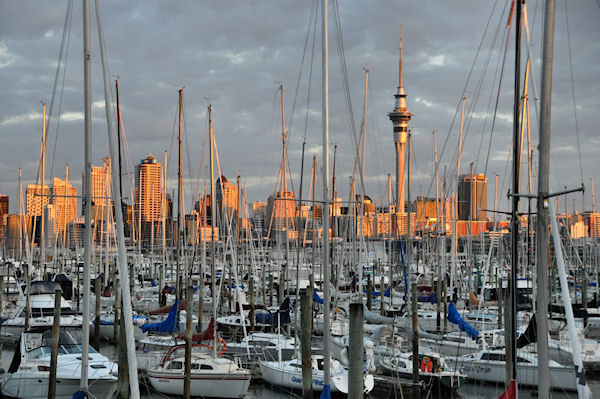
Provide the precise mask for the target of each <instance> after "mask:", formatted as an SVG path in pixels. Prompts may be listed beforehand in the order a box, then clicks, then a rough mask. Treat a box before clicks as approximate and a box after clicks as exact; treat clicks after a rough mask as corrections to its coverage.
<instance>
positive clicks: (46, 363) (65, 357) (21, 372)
mask: <svg viewBox="0 0 600 399" xmlns="http://www.w3.org/2000/svg"><path fill="white" fill-rule="evenodd" d="M51 344H52V328H46V327H37V328H36V327H34V328H31V329H30V330H29V331H28V332H23V333H22V334H21V339H20V341H19V344H18V345H17V348H16V350H15V353H14V355H13V359H12V362H11V364H10V367H9V369H8V373H6V374H5V375H4V376H3V377H2V380H1V382H0V384H1V385H0V390H1V392H2V395H4V396H8V397H11V398H28V399H37V398H39V399H45V398H47V397H48V386H49V378H50V354H51ZM81 344H82V342H81V332H80V330H79V329H73V328H61V330H60V334H59V338H58V348H59V349H58V358H57V359H58V362H57V364H58V367H57V369H56V382H57V384H56V396H55V398H57V399H71V398H72V397H73V393H74V392H76V391H77V390H78V389H79V385H80V381H81V355H82V348H81ZM88 353H89V358H88V364H87V366H86V367H87V375H88V378H89V382H90V385H89V389H88V392H89V394H90V395H91V396H92V397H97V398H107V397H110V395H112V393H113V392H114V390H115V389H116V386H117V377H116V373H117V364H116V363H113V362H111V361H109V360H108V359H107V358H106V357H105V356H103V355H102V354H100V353H98V352H96V351H95V350H94V348H92V347H91V346H89V347H88Z"/></svg>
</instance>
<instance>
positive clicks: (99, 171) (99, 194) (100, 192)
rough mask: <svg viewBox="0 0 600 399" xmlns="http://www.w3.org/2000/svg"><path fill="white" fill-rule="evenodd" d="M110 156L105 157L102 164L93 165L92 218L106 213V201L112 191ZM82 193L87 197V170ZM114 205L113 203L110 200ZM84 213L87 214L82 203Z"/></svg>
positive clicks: (83, 178)
mask: <svg viewBox="0 0 600 399" xmlns="http://www.w3.org/2000/svg"><path fill="white" fill-rule="evenodd" d="M110 173H111V166H110V158H108V157H106V158H104V162H103V164H102V166H93V165H92V173H91V175H92V177H91V180H92V193H91V195H92V219H102V218H104V215H105V213H106V209H105V206H106V203H107V201H108V200H107V198H106V197H108V195H107V194H108V193H109V192H110ZM81 182H82V184H81V187H82V190H81V191H82V194H83V196H84V198H85V172H84V173H83V174H82V180H81ZM109 204H110V205H111V206H112V203H111V202H109ZM81 208H82V214H85V206H83V205H82V207H81Z"/></svg>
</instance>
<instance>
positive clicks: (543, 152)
mask: <svg viewBox="0 0 600 399" xmlns="http://www.w3.org/2000/svg"><path fill="white" fill-rule="evenodd" d="M545 4H546V6H545V8H544V10H545V11H544V36H543V50H542V51H543V53H542V93H541V103H540V108H541V112H540V139H539V140H540V141H539V147H538V148H539V161H538V162H539V166H538V170H539V174H538V198H537V214H538V217H537V225H536V228H535V237H536V246H535V247H536V251H535V252H536V258H537V262H536V263H537V266H536V271H537V284H538V290H537V294H536V301H537V309H538V313H539V317H537V318H536V321H537V340H538V392H539V394H538V396H539V397H548V396H549V392H550V370H549V367H548V359H549V354H548V320H547V318H546V314H547V311H548V296H547V295H548V265H549V255H548V251H547V248H548V246H549V237H548V199H547V198H548V193H549V191H550V178H549V173H550V112H551V103H552V101H551V100H552V97H551V96H552V57H553V52H554V14H555V0H546V3H545ZM571 347H572V348H573V352H575V350H578V349H579V348H576V347H575V345H574V344H573V343H571Z"/></svg>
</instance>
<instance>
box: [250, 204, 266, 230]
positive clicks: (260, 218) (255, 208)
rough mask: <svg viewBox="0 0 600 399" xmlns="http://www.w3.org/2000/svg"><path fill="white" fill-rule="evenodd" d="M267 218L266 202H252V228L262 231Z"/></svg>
mask: <svg viewBox="0 0 600 399" xmlns="http://www.w3.org/2000/svg"><path fill="white" fill-rule="evenodd" d="M266 219H267V203H266V202H263V201H256V202H253V203H252V223H253V225H254V230H255V231H258V232H260V233H261V234H262V233H263V232H264V229H265V224H266Z"/></svg>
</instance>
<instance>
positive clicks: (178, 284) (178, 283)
mask: <svg viewBox="0 0 600 399" xmlns="http://www.w3.org/2000/svg"><path fill="white" fill-rule="evenodd" d="M182 112H183V89H179V139H178V145H179V147H178V149H179V159H178V169H177V246H176V248H177V255H176V256H177V277H176V281H177V283H176V287H175V290H176V292H177V299H179V300H180V301H181V297H182V292H181V271H180V270H179V269H180V268H181V265H180V262H181V259H180V254H179V251H180V250H181V248H180V242H181V199H182V198H181V127H182V123H183V122H182V119H183V118H182ZM177 315H178V316H179V310H178V311H177Z"/></svg>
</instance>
